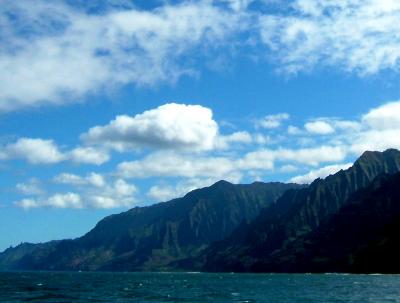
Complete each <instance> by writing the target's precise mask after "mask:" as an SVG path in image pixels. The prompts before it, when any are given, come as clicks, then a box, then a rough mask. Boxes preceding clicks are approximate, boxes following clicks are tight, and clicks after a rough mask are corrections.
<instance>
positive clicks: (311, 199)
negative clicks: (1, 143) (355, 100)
mask: <svg viewBox="0 0 400 303" xmlns="http://www.w3.org/2000/svg"><path fill="white" fill-rule="evenodd" d="M399 227H400V152H399V151H397V150H394V149H389V150H387V151H384V152H365V153H364V154H363V155H362V156H361V157H360V158H359V159H358V160H357V161H356V162H355V163H354V165H353V166H352V167H350V168H349V169H347V170H341V171H339V172H337V173H336V174H334V175H331V176H328V177H327V178H325V179H317V180H315V181H314V182H313V183H312V184H310V185H309V186H305V185H297V184H284V183H261V182H255V183H253V184H248V185H240V184H239V185H234V184H231V183H228V182H226V181H219V182H217V183H216V184H214V185H212V186H210V187H207V188H202V189H197V190H194V191H192V192H190V193H188V194H187V195H185V196H184V197H182V198H178V199H174V200H171V201H169V202H163V203H159V204H155V205H152V206H148V207H136V208H133V209H131V210H129V211H127V212H124V213H121V214H117V215H112V216H109V217H106V218H105V219H103V220H101V221H100V222H99V223H98V224H97V225H96V226H95V227H94V228H93V229H92V230H91V231H90V232H88V233H87V234H86V235H84V236H83V237H80V238H77V239H73V240H61V241H51V242H47V243H42V244H30V243H23V244H21V245H19V246H17V247H14V248H9V249H7V250H5V251H4V252H3V253H1V254H0V269H1V270H88V271H98V270H102V271H141V270H158V271H162V270H196V271H197V270H199V271H229V272H232V271H234V272H397V273H398V272H400V262H399V261H398V260H397V257H396V256H397V255H398V252H400V246H399V245H398V243H399V241H398V239H399V236H400V233H399V232H398V231H399V230H400V229H399Z"/></svg>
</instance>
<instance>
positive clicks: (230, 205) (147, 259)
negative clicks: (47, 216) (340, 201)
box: [0, 181, 299, 271]
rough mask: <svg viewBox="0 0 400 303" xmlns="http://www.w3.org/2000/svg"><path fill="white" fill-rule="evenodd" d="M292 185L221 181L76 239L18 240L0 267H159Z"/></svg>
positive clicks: (221, 234) (226, 230) (222, 233)
mask: <svg viewBox="0 0 400 303" xmlns="http://www.w3.org/2000/svg"><path fill="white" fill-rule="evenodd" d="M294 187H299V186H298V185H294V184H282V183H261V182H256V183H253V184H249V185H233V184H231V183H228V182H225V181H220V182H217V183H216V184H214V185H213V186H210V187H207V188H203V189H198V190H194V191H192V192H190V193H188V194H187V195H185V196H184V197H183V198H179V199H174V200H171V201H169V202H164V203H159V204H156V205H152V206H148V207H136V208H133V209H131V210H129V211H127V212H124V213H121V214H118V215H112V216H109V217H106V218H105V219H103V220H101V221H100V222H99V223H98V224H97V225H96V226H95V228H93V229H92V230H91V231H90V232H88V233H87V234H86V235H84V236H83V237H81V238H78V239H75V240H62V241H54V242H49V243H45V244H39V245H32V244H23V245H22V246H18V247H16V248H12V249H8V250H6V251H5V252H4V253H2V254H0V269H3V270H5V269H8V270H10V269H24V270H121V271H130V270H156V269H157V270H161V269H165V268H167V266H168V264H169V263H170V262H171V261H175V260H178V259H180V258H187V257H190V256H193V255H195V254H196V253H198V252H199V251H200V250H201V249H203V248H205V247H207V245H209V244H210V243H211V242H213V241H217V240H221V239H223V238H225V237H227V236H228V235H229V234H230V233H231V232H232V231H233V230H234V229H235V228H236V227H237V226H238V225H239V224H240V223H241V222H242V221H250V220H252V219H254V218H255V217H256V216H257V215H258V214H259V212H260V210H261V209H262V208H263V207H267V206H269V205H271V204H273V203H274V202H275V201H276V200H277V199H278V198H279V197H280V196H281V195H282V194H283V193H284V192H285V191H286V190H288V189H291V188H294Z"/></svg>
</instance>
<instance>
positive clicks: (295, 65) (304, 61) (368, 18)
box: [260, 0, 400, 75]
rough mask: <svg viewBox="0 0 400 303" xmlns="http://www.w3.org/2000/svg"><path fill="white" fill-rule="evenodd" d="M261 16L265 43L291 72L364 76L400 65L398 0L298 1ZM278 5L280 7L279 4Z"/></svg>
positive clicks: (399, 5)
mask: <svg viewBox="0 0 400 303" xmlns="http://www.w3.org/2000/svg"><path fill="white" fill-rule="evenodd" d="M289 3H290V4H289V5H290V8H291V13H290V14H286V13H283V14H274V15H267V14H266V15H263V16H261V17H260V20H261V21H260V31H261V39H262V41H263V42H264V43H265V44H267V45H268V46H269V47H270V48H271V50H272V51H273V52H274V53H275V54H276V56H277V57H278V59H279V61H280V63H281V64H283V66H284V67H283V69H284V70H285V71H286V72H289V73H296V72H298V71H300V70H307V69H309V68H312V67H314V66H315V65H322V66H335V67H339V68H342V69H343V70H345V71H350V72H357V73H359V74H361V75H365V74H375V73H378V72H380V71H382V70H385V69H392V70H394V71H398V69H399V67H400V64H399V63H400V35H399V34H398V32H399V31H398V20H399V18H400V2H399V1H397V0H355V1H354V0H343V1H336V0H334V1H324V0H294V1H291V2H289ZM279 5H280V4H279Z"/></svg>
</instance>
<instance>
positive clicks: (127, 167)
mask: <svg viewBox="0 0 400 303" xmlns="http://www.w3.org/2000/svg"><path fill="white" fill-rule="evenodd" d="M234 170H235V167H234V163H233V162H232V161H231V160H230V159H228V158H224V157H201V156H198V157H195V156H188V155H180V154H176V153H172V152H159V153H153V154H150V155H148V156H146V157H145V158H144V159H141V160H136V161H130V162H122V163H120V164H119V165H118V167H117V171H118V174H119V175H121V176H122V177H125V178H149V177H187V178H194V177H216V178H218V177H221V178H222V177H223V176H227V175H229V174H230V173H232V172H233V171H234Z"/></svg>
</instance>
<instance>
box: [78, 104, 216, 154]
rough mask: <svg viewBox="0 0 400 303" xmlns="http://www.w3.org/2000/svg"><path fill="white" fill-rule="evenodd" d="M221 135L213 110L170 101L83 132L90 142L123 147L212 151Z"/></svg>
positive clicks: (84, 137) (122, 148) (88, 142)
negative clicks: (218, 136)
mask: <svg viewBox="0 0 400 303" xmlns="http://www.w3.org/2000/svg"><path fill="white" fill-rule="evenodd" d="M217 135H218V125H217V123H216V122H215V121H214V120H213V117H212V111H211V110H210V109H208V108H205V107H203V106H200V105H185V104H176V103H169V104H165V105H162V106H159V107H157V108H155V109H152V110H148V111H145V112H143V113H142V114H138V115H136V116H133V117H131V116H126V115H124V116H118V117H117V118H116V119H115V120H113V121H111V122H110V123H109V124H108V125H106V126H96V127H93V128H91V129H90V130H89V131H88V132H87V133H85V134H83V135H82V140H84V141H85V142H86V143H87V144H100V145H104V146H109V147H114V148H116V149H119V150H126V149H132V148H142V147H152V148H157V149H181V150H191V151H196V150H198V151H202V150H211V149H213V148H214V145H215V140H216V138H217Z"/></svg>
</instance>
